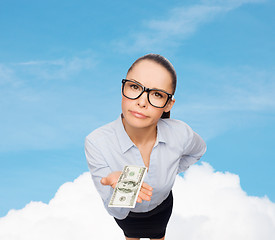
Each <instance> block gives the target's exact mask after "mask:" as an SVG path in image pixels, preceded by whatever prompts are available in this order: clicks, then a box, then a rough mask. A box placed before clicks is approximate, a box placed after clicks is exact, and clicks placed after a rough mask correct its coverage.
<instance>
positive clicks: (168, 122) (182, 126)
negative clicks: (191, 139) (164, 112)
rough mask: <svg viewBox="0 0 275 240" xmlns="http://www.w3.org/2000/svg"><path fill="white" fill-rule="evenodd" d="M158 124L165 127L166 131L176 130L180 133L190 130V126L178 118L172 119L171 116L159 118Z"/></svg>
mask: <svg viewBox="0 0 275 240" xmlns="http://www.w3.org/2000/svg"><path fill="white" fill-rule="evenodd" d="M159 124H160V125H161V127H162V128H165V129H167V130H168V131H176V132H180V133H182V132H190V131H192V129H191V127H190V126H189V125H188V124H187V123H185V122H183V121H181V120H178V119H172V118H165V119H160V122H159Z"/></svg>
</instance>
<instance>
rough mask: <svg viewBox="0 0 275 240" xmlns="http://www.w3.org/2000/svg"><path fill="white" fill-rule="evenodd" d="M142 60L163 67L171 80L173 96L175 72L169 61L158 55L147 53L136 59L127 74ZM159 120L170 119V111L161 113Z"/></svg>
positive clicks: (175, 81) (175, 82)
mask: <svg viewBox="0 0 275 240" xmlns="http://www.w3.org/2000/svg"><path fill="white" fill-rule="evenodd" d="M142 60H151V61H153V62H155V63H158V64H160V65H161V66H163V67H164V68H165V69H166V70H167V71H168V72H169V73H170V74H171V78H172V88H173V92H172V94H173V95H174V94H175V91H176V86H177V74H176V71H175V68H174V67H173V65H172V64H171V63H170V62H169V60H168V59H167V58H165V57H163V56H161V55H159V54H154V53H149V54H146V55H144V56H142V57H140V58H138V59H137V60H136V61H135V62H134V63H133V64H132V66H131V67H130V68H129V69H128V72H127V74H128V73H129V72H130V71H131V70H132V69H133V67H134V66H135V65H136V64H137V63H138V62H140V61H142ZM161 118H170V111H169V112H163V114H162V116H161Z"/></svg>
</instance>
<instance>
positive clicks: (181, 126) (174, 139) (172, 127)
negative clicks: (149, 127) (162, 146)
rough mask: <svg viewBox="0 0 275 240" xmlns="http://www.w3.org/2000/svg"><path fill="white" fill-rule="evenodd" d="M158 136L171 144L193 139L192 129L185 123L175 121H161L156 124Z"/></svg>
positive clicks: (169, 119) (168, 119)
mask: <svg viewBox="0 0 275 240" xmlns="http://www.w3.org/2000/svg"><path fill="white" fill-rule="evenodd" d="M158 129H159V131H160V134H161V135H162V136H163V137H164V138H165V139H166V140H167V142H170V143H172V144H180V145H181V144H182V143H186V142H188V141H189V140H190V139H192V137H193V134H194V132H193V130H192V128H191V127H190V126H189V125H188V124H187V123H185V122H183V121H181V120H177V119H171V118H167V119H161V120H160V121H159V123H158Z"/></svg>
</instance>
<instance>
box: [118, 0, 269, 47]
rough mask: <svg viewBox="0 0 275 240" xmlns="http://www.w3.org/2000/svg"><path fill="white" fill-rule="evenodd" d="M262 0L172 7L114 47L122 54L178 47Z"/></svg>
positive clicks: (221, 0)
mask: <svg viewBox="0 0 275 240" xmlns="http://www.w3.org/2000/svg"><path fill="white" fill-rule="evenodd" d="M262 2H264V0H225V1H224V0H203V1H200V2H199V3H197V4H194V5H191V6H182V7H176V8H173V9H171V10H170V11H168V16H166V17H164V18H163V19H157V20H156V19H147V20H144V21H143V30H142V31H139V32H132V33H130V34H129V36H128V39H126V40H125V38H124V39H123V40H116V41H114V45H115V46H116V48H117V49H119V50H120V51H124V52H136V51H149V52H151V51H157V50H160V49H165V47H166V46H167V45H169V46H171V45H173V46H178V44H180V42H181V41H182V40H183V39H186V38H187V37H189V36H190V35H191V34H193V33H194V32H196V31H197V29H198V28H199V27H200V26H201V25H203V24H204V23H207V22H209V21H212V20H213V19H214V18H215V17H217V16H218V15H219V14H225V13H227V12H228V11H231V10H234V9H235V8H238V7H240V6H241V5H243V4H247V3H262Z"/></svg>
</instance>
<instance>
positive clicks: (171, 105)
mask: <svg viewBox="0 0 275 240" xmlns="http://www.w3.org/2000/svg"><path fill="white" fill-rule="evenodd" d="M175 101H176V100H175V98H172V99H171V100H170V101H169V102H168V103H167V105H166V107H165V108H164V112H169V111H170V110H171V109H172V107H173V105H174V103H175Z"/></svg>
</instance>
